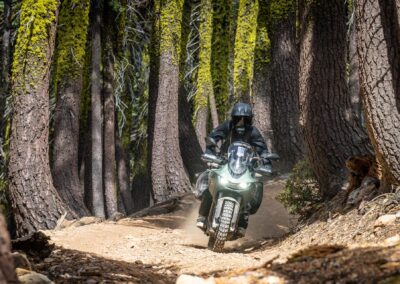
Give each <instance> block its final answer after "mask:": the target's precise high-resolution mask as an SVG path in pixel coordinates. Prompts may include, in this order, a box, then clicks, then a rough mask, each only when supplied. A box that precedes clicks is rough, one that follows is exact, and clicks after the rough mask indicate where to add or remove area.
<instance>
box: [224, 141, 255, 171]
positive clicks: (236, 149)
mask: <svg viewBox="0 0 400 284" xmlns="http://www.w3.org/2000/svg"><path fill="white" fill-rule="evenodd" d="M250 155H251V148H250V147H249V145H247V144H244V143H233V144H232V145H231V146H229V149H228V167H229V170H230V171H231V173H232V174H233V175H239V176H240V175H242V174H243V173H245V172H246V170H247V166H248V164H249V161H250Z"/></svg>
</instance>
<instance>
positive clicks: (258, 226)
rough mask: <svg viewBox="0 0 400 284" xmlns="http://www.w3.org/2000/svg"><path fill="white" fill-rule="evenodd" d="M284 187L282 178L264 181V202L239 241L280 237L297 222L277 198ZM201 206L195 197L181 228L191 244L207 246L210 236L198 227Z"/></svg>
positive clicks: (252, 216) (251, 218)
mask: <svg viewBox="0 0 400 284" xmlns="http://www.w3.org/2000/svg"><path fill="white" fill-rule="evenodd" d="M282 188H283V181H282V180H278V181H268V182H265V183H264V196H263V202H262V203H261V206H260V208H259V209H258V211H257V213H256V214H254V215H251V216H250V219H249V226H248V228H247V232H246V237H245V238H244V239H240V240H238V241H237V242H240V243H242V242H243V241H248V240H251V241H254V240H261V239H271V238H279V237H282V236H283V235H284V234H286V233H287V232H288V231H289V229H290V227H292V226H293V225H294V224H295V219H294V218H293V217H292V216H291V215H289V213H288V212H287V210H286V209H285V208H284V207H283V206H282V204H281V203H279V202H278V201H277V200H276V199H275V197H276V195H277V194H278V193H279V192H280V191H281V190H282ZM199 206H200V201H197V200H194V198H193V200H191V204H190V206H189V208H188V209H187V210H185V211H186V212H185V215H186V216H185V222H183V223H182V225H181V226H180V229H182V230H183V231H184V232H185V234H187V235H188V239H189V240H190V242H191V244H193V245H197V246H202V247H206V246H207V242H208V236H206V235H205V234H204V233H203V232H202V231H201V230H200V229H198V228H197V227H196V219H197V216H198V209H199Z"/></svg>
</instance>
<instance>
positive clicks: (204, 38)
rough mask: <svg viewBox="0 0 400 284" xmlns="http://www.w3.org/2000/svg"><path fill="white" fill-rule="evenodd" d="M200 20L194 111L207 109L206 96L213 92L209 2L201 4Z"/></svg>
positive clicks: (210, 11) (205, 1) (206, 0)
mask: <svg viewBox="0 0 400 284" xmlns="http://www.w3.org/2000/svg"><path fill="white" fill-rule="evenodd" d="M201 5H202V7H201V16H200V17H201V19H200V27H199V34H200V51H199V67H198V71H197V92H196V95H195V102H194V103H195V110H196V111H197V110H198V109H200V108H204V107H208V96H209V94H210V92H213V85H212V78H211V37H212V6H211V0H203V1H202V2H201Z"/></svg>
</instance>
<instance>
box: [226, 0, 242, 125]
mask: <svg viewBox="0 0 400 284" xmlns="http://www.w3.org/2000/svg"><path fill="white" fill-rule="evenodd" d="M239 5H240V0H232V1H230V2H229V24H228V25H229V32H228V33H227V32H226V27H225V28H224V32H225V33H227V34H228V36H229V49H228V51H227V52H228V104H227V113H226V114H225V115H226V116H227V118H230V114H229V110H230V108H231V106H232V103H233V102H234V100H235V94H234V91H235V90H234V88H235V86H234V85H235V82H234V78H235V75H234V71H235V67H234V65H235V42H236V31H237V26H238V14H239Z"/></svg>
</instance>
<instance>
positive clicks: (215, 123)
mask: <svg viewBox="0 0 400 284" xmlns="http://www.w3.org/2000/svg"><path fill="white" fill-rule="evenodd" d="M208 102H209V105H210V113H211V122H212V127H213V128H216V127H217V126H218V125H219V119H218V109H217V102H216V101H215V96H214V91H213V90H212V89H211V92H210V93H209V95H208Z"/></svg>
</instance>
